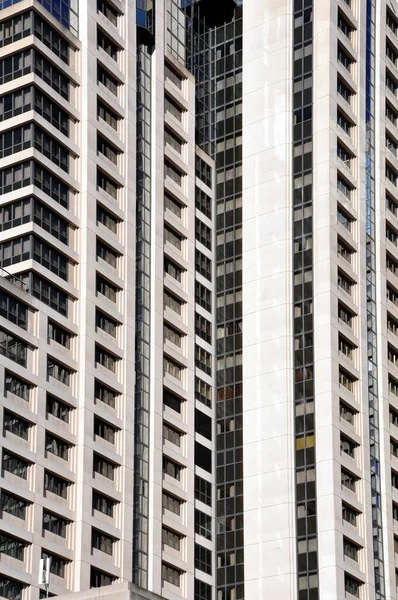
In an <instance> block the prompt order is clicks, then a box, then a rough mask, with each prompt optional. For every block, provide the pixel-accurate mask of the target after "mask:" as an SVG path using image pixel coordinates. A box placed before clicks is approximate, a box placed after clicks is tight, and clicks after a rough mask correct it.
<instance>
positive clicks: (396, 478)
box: [391, 469, 398, 490]
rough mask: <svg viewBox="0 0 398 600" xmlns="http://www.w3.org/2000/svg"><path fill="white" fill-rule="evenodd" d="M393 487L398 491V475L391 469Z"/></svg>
mask: <svg viewBox="0 0 398 600" xmlns="http://www.w3.org/2000/svg"><path fill="white" fill-rule="evenodd" d="M391 485H392V487H394V488H395V489H396V490H398V473H397V471H394V469H391Z"/></svg>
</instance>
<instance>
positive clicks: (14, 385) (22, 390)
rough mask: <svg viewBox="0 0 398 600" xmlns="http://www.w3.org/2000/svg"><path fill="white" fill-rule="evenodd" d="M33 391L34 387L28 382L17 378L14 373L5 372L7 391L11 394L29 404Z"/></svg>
mask: <svg viewBox="0 0 398 600" xmlns="http://www.w3.org/2000/svg"><path fill="white" fill-rule="evenodd" d="M31 389H32V385H31V384H30V383H28V382H27V381H24V380H23V379H21V378H20V377H17V376H16V375H14V374H13V373H10V372H9V371H6V372H5V391H6V392H11V393H12V394H15V395H16V396H19V397H20V398H22V400H26V401H27V402H29V393H30V390H31Z"/></svg>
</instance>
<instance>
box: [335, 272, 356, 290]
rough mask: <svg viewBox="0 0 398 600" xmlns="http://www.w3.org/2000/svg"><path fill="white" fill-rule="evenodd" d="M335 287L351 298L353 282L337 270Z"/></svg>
mask: <svg viewBox="0 0 398 600" xmlns="http://www.w3.org/2000/svg"><path fill="white" fill-rule="evenodd" d="M337 285H338V287H339V288H340V289H341V290H344V292H346V293H347V294H349V295H350V296H351V295H352V288H353V286H354V285H355V282H354V281H352V279H350V278H349V277H348V276H347V275H346V274H345V273H343V271H340V269H339V270H338V272H337Z"/></svg>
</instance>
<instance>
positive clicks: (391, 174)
mask: <svg viewBox="0 0 398 600" xmlns="http://www.w3.org/2000/svg"><path fill="white" fill-rule="evenodd" d="M386 178H387V179H388V180H389V181H391V183H392V184H393V185H395V186H396V185H397V180H398V173H397V172H396V170H395V169H393V168H392V167H391V166H390V165H389V164H386Z"/></svg>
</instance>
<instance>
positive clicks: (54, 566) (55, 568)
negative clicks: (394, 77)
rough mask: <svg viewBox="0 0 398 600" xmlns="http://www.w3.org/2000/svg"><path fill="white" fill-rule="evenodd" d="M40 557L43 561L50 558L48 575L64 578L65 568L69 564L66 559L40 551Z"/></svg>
mask: <svg viewBox="0 0 398 600" xmlns="http://www.w3.org/2000/svg"><path fill="white" fill-rule="evenodd" d="M41 557H42V558H43V559H46V558H50V559H51V562H50V573H52V574H53V575H56V576H57V577H62V579H64V578H65V567H66V566H67V564H68V563H69V561H68V560H67V559H66V558H63V557H62V556H58V555H57V554H50V553H49V552H45V551H44V550H42V553H41Z"/></svg>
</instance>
